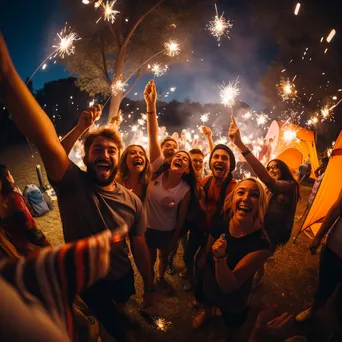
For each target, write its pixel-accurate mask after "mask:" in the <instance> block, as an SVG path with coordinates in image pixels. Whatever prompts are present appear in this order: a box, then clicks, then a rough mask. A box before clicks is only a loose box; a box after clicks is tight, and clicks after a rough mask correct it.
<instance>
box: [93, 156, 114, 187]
mask: <svg viewBox="0 0 342 342" xmlns="http://www.w3.org/2000/svg"><path fill="white" fill-rule="evenodd" d="M96 163H97V162H95V163H92V164H89V165H87V174H88V176H89V178H90V180H91V181H92V182H94V183H95V184H96V185H98V186H108V185H110V184H112V183H113V182H114V179H115V176H116V174H117V172H118V169H119V168H118V166H117V165H113V166H112V167H111V172H110V175H109V177H107V178H105V179H99V177H98V175H97V173H96V169H95V165H96Z"/></svg>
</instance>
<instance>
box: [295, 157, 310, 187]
mask: <svg viewBox="0 0 342 342" xmlns="http://www.w3.org/2000/svg"><path fill="white" fill-rule="evenodd" d="M311 170H312V167H311V161H310V155H309V156H308V159H307V160H305V162H304V164H302V165H299V168H298V171H299V184H302V183H303V182H304V181H305V180H307V179H309V178H310V175H311Z"/></svg>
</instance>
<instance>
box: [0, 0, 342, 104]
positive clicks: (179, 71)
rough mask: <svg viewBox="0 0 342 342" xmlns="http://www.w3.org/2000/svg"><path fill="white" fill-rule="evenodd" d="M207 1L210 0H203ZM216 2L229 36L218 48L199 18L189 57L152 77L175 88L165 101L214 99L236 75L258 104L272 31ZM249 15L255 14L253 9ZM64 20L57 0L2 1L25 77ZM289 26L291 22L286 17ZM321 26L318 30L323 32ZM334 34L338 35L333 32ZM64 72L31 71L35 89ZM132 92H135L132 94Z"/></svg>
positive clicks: (139, 87) (5, 25)
mask: <svg viewBox="0 0 342 342" xmlns="http://www.w3.org/2000/svg"><path fill="white" fill-rule="evenodd" d="M79 1H80V0H79ZM127 1H128V0H127ZM256 2H258V1H256ZM259 2H260V1H259ZM262 2H263V1H261V3H262ZM283 2H284V1H283ZM208 3H210V4H212V3H213V2H212V1H209V0H208ZM217 3H218V6H219V9H220V12H221V11H225V16H226V17H228V18H229V19H231V20H232V21H233V24H234V26H233V28H232V30H231V35H230V36H231V40H228V39H225V38H224V39H223V40H222V42H221V47H218V46H217V42H216V40H215V39H214V38H213V37H212V36H210V34H209V32H208V31H206V30H205V24H206V23H207V22H203V30H202V32H200V33H199V34H197V36H196V37H194V39H193V45H192V51H193V54H191V58H190V59H189V62H182V63H181V64H178V65H177V64H176V65H171V66H170V70H169V71H168V73H167V74H166V75H165V76H162V77H160V78H158V79H156V82H157V85H158V88H159V89H161V90H162V91H163V92H167V91H168V90H169V88H170V87H176V88H177V89H176V91H175V92H174V93H171V94H170V96H169V97H168V98H167V99H166V98H165V100H167V101H169V100H172V99H174V98H175V99H177V100H183V99H184V98H185V97H189V98H191V99H192V100H195V101H199V102H201V103H206V102H207V103H208V102H219V101H220V99H219V95H218V94H219V89H218V86H219V85H220V84H222V82H225V83H228V82H229V81H232V80H234V79H235V78H236V77H238V76H239V80H240V87H241V89H242V92H241V96H240V100H242V101H245V102H247V103H249V104H250V105H251V106H253V107H254V108H256V109H260V107H261V106H262V104H261V103H260V89H259V86H258V81H259V79H260V77H262V76H263V75H264V74H265V73H266V71H267V68H268V66H269V65H270V64H271V63H272V62H273V61H274V60H275V59H276V58H277V53H278V46H277V39H276V37H275V36H272V34H267V35H265V34H263V32H262V31H261V30H258V28H257V26H255V25H254V24H253V20H252V14H251V7H250V6H249V2H248V1H241V0H240V1H233V0H231V1H229V2H228V1H218V2H217ZM287 3H288V5H286V6H288V7H287V12H286V13H284V17H285V15H286V16H287V18H290V20H300V16H298V17H295V16H294V15H293V10H294V7H295V3H296V2H294V1H287ZM301 3H302V9H301V11H307V10H308V7H306V8H305V6H306V5H309V1H306V2H305V1H302V2H301ZM315 3H321V6H322V7H321V8H322V11H323V12H322V13H324V11H325V10H326V11H328V12H329V13H331V14H329V15H328V18H331V21H332V24H333V25H337V23H338V21H339V19H338V15H337V14H336V13H340V12H339V11H338V8H337V7H335V6H337V5H336V4H335V5H332V4H333V3H334V2H333V1H330V0H329V1H315ZM329 3H331V4H329ZM335 3H336V1H335ZM272 6H273V7H274V6H275V5H274V4H273V5H272ZM19 8H20V10H18V9H19ZM266 9H267V7H266ZM260 11H263V13H261V17H262V15H264V14H265V13H266V12H267V10H266V11H265V7H260ZM334 13H335V14H334ZM213 15H214V8H212V11H211V12H208V14H207V16H206V17H207V21H209V20H211V19H212V17H213ZM253 15H254V16H255V13H254V14H253ZM333 16H334V17H333ZM66 19H67V18H66V17H65V14H63V13H62V10H61V8H60V6H59V2H58V1H56V0H55V1H43V0H34V1H24V0H19V1H15V2H14V1H6V3H5V4H4V5H2V6H1V11H0V23H1V30H2V32H3V34H4V36H5V40H6V42H7V45H8V48H9V51H10V53H11V56H12V58H13V61H14V64H15V66H16V68H17V70H18V72H19V74H20V75H21V77H22V78H26V77H29V76H30V75H31V74H32V73H33V71H34V70H35V69H36V67H37V66H38V65H39V64H40V63H41V61H42V60H43V59H44V57H46V56H47V55H48V54H49V53H50V52H51V51H52V47H51V46H52V45H53V39H54V37H55V35H56V33H57V32H58V31H59V30H60V29H61V28H62V27H63V26H64V23H65V21H66ZM313 19H314V18H313ZM278 20H279V18H278ZM284 20H285V19H284ZM288 25H291V21H289V23H288ZM322 31H323V32H322V35H323V34H324V35H325V33H326V32H325V31H324V30H322ZM338 33H339V32H338ZM334 39H339V38H338V34H337V35H336V37H335V38H334ZM76 53H77V46H76ZM68 75H69V74H68V72H67V71H65V70H64V66H63V65H62V64H61V63H58V62H57V64H55V65H53V64H52V63H49V64H48V67H47V68H46V70H44V71H39V72H38V73H37V74H36V75H35V77H34V78H33V86H34V88H35V89H39V88H41V87H42V86H43V84H44V83H45V82H47V81H50V80H55V79H58V78H64V77H67V76H68ZM150 78H151V75H145V76H144V77H142V78H141V80H139V81H138V82H137V84H136V86H135V88H134V89H133V90H132V92H131V93H130V97H131V98H133V99H134V98H141V97H142V91H143V88H144V85H145V84H146V81H147V80H148V79H150ZM135 93H138V95H136V96H134V94H135Z"/></svg>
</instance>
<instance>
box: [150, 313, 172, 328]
mask: <svg viewBox="0 0 342 342" xmlns="http://www.w3.org/2000/svg"><path fill="white" fill-rule="evenodd" d="M153 321H154V323H155V325H156V326H157V329H158V330H160V331H164V332H166V331H167V329H168V328H169V326H170V325H171V324H172V323H171V322H168V321H167V320H166V319H164V318H161V317H156V318H153Z"/></svg>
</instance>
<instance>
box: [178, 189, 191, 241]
mask: <svg viewBox="0 0 342 342" xmlns="http://www.w3.org/2000/svg"><path fill="white" fill-rule="evenodd" d="M190 199H191V190H189V191H188V192H187V193H186V194H185V196H184V197H183V199H182V200H181V201H180V202H179V207H178V215H177V223H176V228H175V234H174V238H175V239H178V237H179V234H180V232H181V231H182V228H183V226H184V223H185V219H186V215H187V214H188V209H189V204H190Z"/></svg>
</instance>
